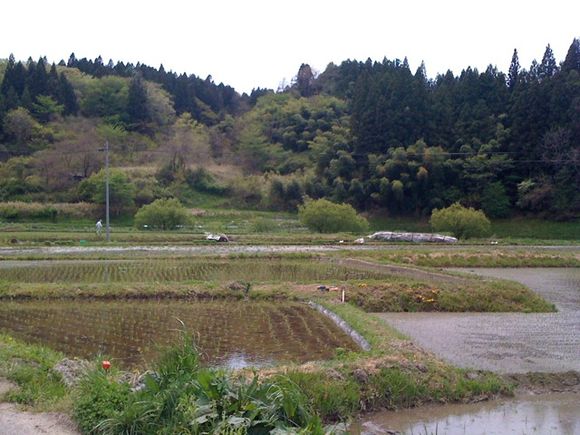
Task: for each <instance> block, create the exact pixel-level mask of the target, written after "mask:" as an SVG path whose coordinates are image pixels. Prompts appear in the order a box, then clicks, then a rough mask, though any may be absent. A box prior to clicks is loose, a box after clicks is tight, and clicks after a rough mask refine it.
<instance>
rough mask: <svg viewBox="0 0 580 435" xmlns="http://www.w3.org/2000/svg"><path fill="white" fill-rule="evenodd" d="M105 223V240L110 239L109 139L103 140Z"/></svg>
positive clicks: (108, 240)
mask: <svg viewBox="0 0 580 435" xmlns="http://www.w3.org/2000/svg"><path fill="white" fill-rule="evenodd" d="M105 224H106V227H107V230H106V233H107V242H110V241H111V227H110V226H109V141H108V140H107V141H105Z"/></svg>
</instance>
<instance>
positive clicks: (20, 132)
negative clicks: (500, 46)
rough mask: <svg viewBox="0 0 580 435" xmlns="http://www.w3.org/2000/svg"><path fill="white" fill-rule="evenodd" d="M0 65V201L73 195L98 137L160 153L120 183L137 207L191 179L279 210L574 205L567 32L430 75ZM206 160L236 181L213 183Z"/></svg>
mask: <svg viewBox="0 0 580 435" xmlns="http://www.w3.org/2000/svg"><path fill="white" fill-rule="evenodd" d="M508 60H509V59H508ZM0 67H4V74H3V77H2V80H1V82H0V154H1V155H0V159H1V160H7V159H10V160H8V161H7V162H6V163H3V164H0V174H2V175H3V177H4V178H3V179H2V180H0V198H2V199H11V198H22V197H25V195H37V196H39V195H41V194H45V193H49V194H50V195H52V196H53V197H54V196H58V195H60V193H62V191H63V190H66V191H67V194H66V195H65V196H58V197H60V198H64V199H65V200H71V199H72V200H75V199H79V198H81V197H82V195H80V193H79V190H78V184H79V181H80V180H82V179H85V178H87V177H90V176H91V174H93V173H95V172H96V171H98V170H99V168H100V163H99V160H98V159H96V155H95V153H96V146H95V143H102V141H103V140H105V139H106V140H109V141H110V142H111V143H112V144H113V150H114V155H115V159H116V163H117V164H118V165H123V164H127V165H128V166H138V165H139V164H140V163H143V162H145V161H147V163H148V164H151V163H152V162H153V161H154V162H155V163H156V164H157V165H158V168H157V172H156V177H154V178H153V177H151V179H148V180H146V179H145V178H142V179H140V180H139V181H135V180H133V181H135V183H136V185H137V186H140V187H139V188H138V189H136V191H138V192H140V193H139V195H140V197H138V198H135V201H136V202H137V203H139V204H142V203H147V202H150V201H152V200H155V199H157V198H162V197H168V196H172V195H174V196H178V197H180V199H182V200H185V202H187V199H186V198H187V197H191V192H192V191H199V192H204V193H205V194H215V195H230V196H232V197H235V198H238V199H240V200H241V201H240V202H241V203H243V204H246V205H248V206H262V207H271V208H277V209H287V210H296V209H297V207H298V206H299V205H300V204H301V203H302V201H303V198H304V197H305V196H309V197H311V198H315V199H316V198H322V197H325V198H329V199H332V200H334V201H338V202H348V203H350V204H352V205H353V206H355V207H356V208H358V209H359V210H369V211H373V210H378V211H382V210H386V211H388V212H389V213H391V214H414V215H428V214H429V213H430V212H431V211H432V210H433V209H434V208H441V207H445V206H448V205H450V204H452V203H455V202H457V201H461V203H463V204H464V205H466V206H470V207H476V208H483V209H484V210H485V211H486V213H487V214H488V215H489V216H491V217H505V216H508V215H509V214H510V213H512V212H514V211H518V212H522V211H523V212H532V213H542V214H547V215H552V216H560V217H571V216H577V215H578V214H579V213H580V193H579V192H580V189H579V188H578V187H579V186H580V41H579V40H578V39H575V40H574V41H573V43H572V45H571V46H570V48H569V50H568V52H567V55H566V57H565V59H564V60H563V61H562V62H561V63H558V62H557V61H556V59H555V57H554V54H553V52H552V50H551V48H550V46H548V47H547V48H546V50H545V52H544V54H543V56H542V58H541V61H540V62H536V61H534V62H533V63H532V65H530V66H529V68H528V69H524V68H522V67H521V66H520V63H519V59H518V53H517V50H514V52H513V56H512V59H511V63H510V66H509V69H508V71H507V73H503V72H501V71H499V70H498V69H497V68H495V67H493V66H489V67H488V68H486V70H485V71H482V72H480V71H478V70H477V69H474V68H467V69H465V70H464V71H462V72H461V73H460V74H459V75H457V76H456V75H454V74H453V73H452V72H450V71H448V72H447V73H445V74H440V75H438V76H437V77H436V78H434V79H429V78H428V77H427V74H426V68H425V65H421V66H420V67H419V68H418V69H417V70H416V71H415V72H412V71H411V70H410V67H409V64H408V62H407V60H406V59H404V60H403V61H400V60H388V59H384V60H383V61H381V62H373V61H371V60H367V61H364V62H360V61H353V60H348V61H345V62H343V63H341V64H340V65H334V64H330V65H329V66H328V67H327V68H326V70H325V71H324V72H323V73H322V74H320V75H317V74H316V73H315V72H314V71H313V70H312V69H311V68H310V66H309V65H307V64H302V65H301V66H300V68H299V70H298V73H297V75H296V77H295V79H294V80H293V81H292V83H291V84H290V85H289V86H285V87H283V88H282V89H279V90H278V92H274V91H272V90H269V89H261V88H257V89H255V90H253V91H252V93H251V94H250V95H246V94H243V95H239V94H238V93H237V92H236V91H235V90H234V89H233V88H231V87H229V86H225V85H223V84H220V85H215V84H214V83H213V81H212V79H211V77H208V78H207V79H205V80H202V79H200V78H198V77H196V76H195V75H189V76H188V75H186V74H181V75H178V74H175V73H173V72H166V71H165V69H164V68H163V66H160V67H159V68H158V69H156V68H152V67H149V66H147V65H144V64H140V63H138V64H136V65H133V64H130V63H129V64H125V63H123V62H118V63H116V64H114V63H113V62H111V61H109V62H108V63H107V64H105V63H103V61H102V59H101V58H100V57H99V58H97V59H95V60H87V59H86V58H83V59H77V58H76V57H75V55H74V54H73V55H71V56H70V58H69V59H68V62H64V61H61V62H60V63H59V64H58V65H54V64H53V65H50V66H49V65H47V63H46V59H44V58H41V59H39V60H38V61H37V62H35V61H32V60H31V59H29V60H28V61H27V62H24V63H23V62H16V61H15V60H14V58H13V57H10V59H8V61H7V62H6V63H4V64H1V65H0ZM1 72H2V71H1V68H0V73H1ZM139 152H153V153H159V154H149V157H145V158H144V159H141V158H139V155H140V154H138V153H139ZM144 155H145V156H147V154H144ZM155 155H159V156H163V157H160V158H159V159H155V158H153V157H152V156H155ZM23 156H30V157H23ZM209 162H214V163H216V162H217V163H220V164H222V163H224V164H229V165H232V166H236V167H238V168H242V169H243V171H244V178H240V179H238V180H235V181H233V182H231V184H230V185H229V187H228V185H226V184H220V183H219V182H218V181H216V180H215V179H214V178H213V177H212V175H211V174H210V173H209V172H208V171H207V170H206V168H205V166H207V164H208V163H209ZM200 168H202V169H203V171H201V172H200ZM260 177H261V178H260ZM139 183H140V184H139ZM183 192H188V193H183ZM83 198H84V197H83ZM85 199H86V198H85ZM234 203H235V202H234Z"/></svg>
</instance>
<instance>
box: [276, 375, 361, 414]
mask: <svg viewBox="0 0 580 435" xmlns="http://www.w3.org/2000/svg"><path fill="white" fill-rule="evenodd" d="M287 376H288V378H289V379H291V380H292V382H293V383H295V384H296V385H298V387H299V388H300V389H301V390H302V391H303V392H304V394H305V395H306V396H307V397H308V399H309V401H310V403H311V405H312V407H313V408H314V409H315V410H316V412H317V413H318V414H319V415H320V417H321V418H322V419H323V420H324V421H337V420H341V419H343V418H344V417H345V416H348V415H353V414H354V413H356V411H357V410H358V407H359V406H360V400H361V396H360V387H359V385H357V383H356V382H355V381H354V380H352V379H345V380H337V379H331V378H329V377H327V376H325V375H324V374H321V373H304V372H300V371H291V372H289V373H288V374H287Z"/></svg>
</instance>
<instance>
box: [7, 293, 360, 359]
mask: <svg viewBox="0 0 580 435" xmlns="http://www.w3.org/2000/svg"><path fill="white" fill-rule="evenodd" d="M177 319H179V320H181V321H182V322H183V323H184V324H185V327H186V328H187V330H188V331H191V332H193V333H194V335H195V337H196V340H197V343H198V345H199V348H200V350H201V352H202V359H203V360H204V361H205V362H206V363H207V364H209V365H218V366H227V367H233V368H239V367H244V366H248V365H256V366H261V365H269V364H272V363H277V362H290V361H293V362H305V361H312V360H323V359H328V358H331V357H332V356H334V354H335V352H336V349H337V348H343V349H349V350H357V347H356V345H355V343H354V342H353V341H352V340H351V338H350V337H349V336H347V335H346V334H345V333H344V332H342V331H341V330H340V329H339V328H338V327H337V326H336V325H335V324H334V323H332V321H331V320H329V319H328V318H326V317H324V316H323V315H321V314H319V313H318V312H317V311H315V310H314V309H312V308H310V307H309V306H307V305H305V304H299V303H287V302H285V303H266V302H247V301H219V302H216V301H202V302H186V301H115V302H110V301H108V302H94V301H74V302H68V301H54V302H46V301H43V302H3V303H2V304H1V305H0V330H4V331H6V332H8V333H9V334H11V335H12V336H14V337H17V338H20V339H23V340H25V341H27V342H34V343H41V344H44V345H46V346H49V347H51V348H53V349H57V350H59V351H62V352H63V353H65V354H66V355H69V356H71V357H72V356H76V357H82V358H87V359H89V358H93V357H95V356H96V355H99V354H101V355H105V356H110V357H112V358H113V360H114V361H116V362H117V363H118V364H119V365H121V366H123V367H126V368H130V367H137V366H139V367H143V366H145V365H146V363H147V362H151V361H152V360H153V359H154V358H155V356H156V355H157V353H158V352H159V350H160V348H161V347H162V346H164V345H167V344H170V343H172V342H174V341H175V340H177V339H178V337H179V336H180V333H179V332H178V329H180V328H182V326H181V324H180V323H179V321H178V320H177Z"/></svg>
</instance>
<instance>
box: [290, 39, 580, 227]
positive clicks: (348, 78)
mask: <svg viewBox="0 0 580 435" xmlns="http://www.w3.org/2000/svg"><path fill="white" fill-rule="evenodd" d="M579 62H580V42H579V40H578V39H575V40H574V41H573V43H572V45H571V46H570V48H569V50H568V53H567V55H566V58H565V60H564V61H563V62H562V64H561V65H558V63H557V62H556V59H555V58H554V55H553V52H552V50H551V48H550V46H549V45H548V47H547V48H546V51H545V53H544V55H543V57H542V60H541V62H539V63H538V62H536V61H534V62H533V63H532V65H531V66H530V68H529V69H528V70H525V69H521V68H520V65H519V60H518V55H517V50H514V54H513V57H512V61H511V65H510V68H509V71H508V74H507V75H506V74H504V73H502V72H500V71H498V70H497V69H496V68H495V67H492V66H489V67H488V68H487V69H486V70H485V71H483V72H479V71H478V70H477V69H473V68H467V69H466V70H464V71H462V72H461V74H460V75H459V76H454V75H453V74H452V73H451V72H447V73H445V74H442V75H439V76H437V77H436V78H435V79H434V80H429V79H428V78H427V76H426V73H425V66H424V65H421V67H419V68H418V69H417V71H416V72H415V73H414V74H413V73H412V72H411V71H410V69H409V65H408V62H407V60H406V59H405V60H404V61H399V60H395V61H390V60H387V59H385V60H383V61H382V62H372V61H370V60H367V61H366V62H357V61H345V62H343V63H342V64H341V65H339V66H336V65H332V64H331V65H329V67H328V68H327V69H326V71H325V72H324V73H322V74H321V75H320V76H319V77H318V78H317V79H316V80H315V82H314V83H312V84H309V85H308V89H310V90H312V89H315V90H316V92H318V93H325V94H330V95H334V96H336V97H340V98H344V99H346V100H347V101H348V106H349V112H350V127H351V128H350V135H351V137H350V140H348V141H346V144H345V140H344V138H343V137H339V138H335V139H333V140H331V142H333V143H334V147H330V148H329V149H327V150H326V156H327V157H326V161H325V164H323V165H318V170H317V175H318V176H319V179H318V182H320V181H322V189H319V190H320V191H321V192H322V195H325V196H333V197H334V198H335V199H337V200H346V201H349V202H351V203H353V204H355V205H356V206H357V207H359V208H372V207H376V206H380V207H386V208H387V209H389V210H391V211H392V212H401V213H419V214H421V213H429V212H430V211H431V209H433V208H435V207H440V206H442V205H448V204H450V203H452V202H454V201H456V200H460V199H461V200H462V201H463V202H465V203H466V205H471V206H476V207H484V208H488V212H489V213H490V214H492V215H497V216H505V215H506V214H507V213H508V212H509V209H510V208H512V207H515V206H518V207H519V208H520V209H522V210H531V211H552V212H554V213H556V214H560V215H566V214H574V213H578V211H579V210H580V194H579V191H580V189H579V186H580V172H579V170H580V128H579V126H580V68H579ZM302 70H303V68H301V71H302ZM295 91H296V92H299V93H301V90H300V81H297V82H296V85H295ZM345 145H346V146H345ZM332 154H334V156H332ZM331 156H332V158H330V159H329V157H331ZM493 198H496V199H498V198H499V199H498V201H495V202H498V204H501V206H500V205H498V204H495V205H494V204H492V203H493V202H494V201H492V199H493Z"/></svg>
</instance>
